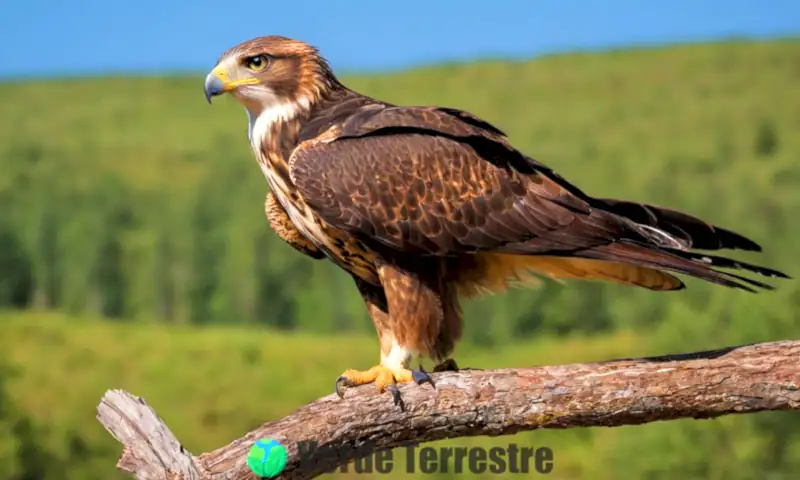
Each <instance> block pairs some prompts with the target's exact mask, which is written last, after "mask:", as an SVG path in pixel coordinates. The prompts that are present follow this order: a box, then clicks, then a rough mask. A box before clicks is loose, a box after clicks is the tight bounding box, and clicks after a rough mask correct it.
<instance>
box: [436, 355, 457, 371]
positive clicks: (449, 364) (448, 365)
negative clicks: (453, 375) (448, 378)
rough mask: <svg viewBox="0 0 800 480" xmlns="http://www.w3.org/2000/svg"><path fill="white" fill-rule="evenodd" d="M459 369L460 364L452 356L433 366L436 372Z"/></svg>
mask: <svg viewBox="0 0 800 480" xmlns="http://www.w3.org/2000/svg"><path fill="white" fill-rule="evenodd" d="M458 370H459V368H458V365H457V364H456V361H455V360H453V359H452V358H448V359H447V360H445V361H443V362H442V363H440V364H438V365H436V366H435V367H433V371H434V372H457V371H458Z"/></svg>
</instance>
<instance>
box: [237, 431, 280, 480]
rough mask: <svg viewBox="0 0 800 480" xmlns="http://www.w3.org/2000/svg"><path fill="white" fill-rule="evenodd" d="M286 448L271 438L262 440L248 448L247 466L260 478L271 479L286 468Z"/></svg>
mask: <svg viewBox="0 0 800 480" xmlns="http://www.w3.org/2000/svg"><path fill="white" fill-rule="evenodd" d="M286 458H287V456H286V447H284V446H283V445H281V444H280V443H278V442H276V441H275V440H272V439H271V438H262V439H261V440H258V441H257V442H256V443H254V444H253V446H252V447H250V453H248V454H247V466H248V467H250V470H252V471H253V473H255V474H256V475H258V476H259V477H261V478H272V477H275V476H277V475H278V474H279V473H281V472H282V471H283V469H284V468H286Z"/></svg>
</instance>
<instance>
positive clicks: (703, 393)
mask: <svg viewBox="0 0 800 480" xmlns="http://www.w3.org/2000/svg"><path fill="white" fill-rule="evenodd" d="M434 380H435V382H436V390H434V389H432V388H431V386H430V385H423V386H416V385H404V386H401V387H400V392H401V394H402V396H403V399H404V403H405V411H401V410H400V409H399V408H397V407H395V406H394V405H393V404H392V402H391V398H390V396H389V395H388V394H386V395H378V394H376V392H375V390H374V388H372V387H371V386H365V387H359V388H351V389H349V390H348V391H347V394H346V395H345V398H344V399H343V400H342V399H339V398H338V397H336V396H335V395H328V396H326V397H323V398H321V399H319V400H317V401H315V402H313V403H310V404H308V405H306V406H304V407H301V408H300V409H298V410H296V411H295V412H294V413H292V414H290V415H289V416H287V417H285V418H283V419H280V420H276V421H273V422H269V423H266V424H264V425H262V426H261V427H259V428H257V429H255V430H253V431H252V432H250V433H248V434H246V435H245V436H243V437H242V438H239V439H237V440H234V441H233V442H231V443H230V444H228V445H226V446H224V447H222V448H219V449H217V450H214V451H212V452H208V453H204V454H202V455H199V456H192V455H191V454H190V453H189V452H187V451H186V450H185V449H184V448H183V447H182V446H181V445H180V443H179V442H178V441H177V440H176V439H175V436H174V435H173V434H172V432H170V430H169V428H167V426H166V425H165V424H164V423H163V422H162V421H161V419H160V418H158V416H157V415H156V413H155V412H154V411H153V410H152V409H151V408H150V407H149V406H148V405H147V404H146V403H145V402H144V400H142V399H140V398H137V397H135V396H133V395H131V394H129V393H127V392H124V391H120V390H110V391H108V392H107V393H106V394H105V396H104V397H103V400H102V402H101V403H100V405H99V406H98V414H97V416H98V419H99V420H100V422H101V423H102V424H103V426H104V427H105V428H106V429H107V430H108V431H109V432H111V434H112V435H114V437H116V438H117V440H119V441H120V442H122V444H123V445H124V451H123V454H122V458H121V459H120V461H119V463H118V464H117V467H118V468H120V469H121V470H123V471H125V472H128V473H131V474H133V475H134V476H135V478H137V479H140V480H160V479H170V480H177V479H185V480H188V479H203V480H206V479H226V480H234V479H253V478H256V477H255V475H253V474H252V473H251V472H250V470H249V469H248V467H247V465H246V462H245V459H246V457H247V453H248V451H249V449H250V446H251V445H252V444H253V443H254V442H255V441H256V440H258V439H259V438H272V439H275V440H277V441H278V442H280V443H281V444H283V445H284V446H285V447H286V448H287V450H288V456H289V459H288V463H287V465H286V469H285V470H284V472H283V473H282V474H281V476H280V477H279V478H302V479H308V478H313V477H316V476H317V475H320V474H321V473H323V472H324V471H330V470H332V469H333V468H335V467H337V466H339V465H341V464H344V463H346V462H348V461H349V460H351V459H352V458H353V456H354V450H358V449H359V448H360V447H362V446H369V448H370V449H374V451H378V450H384V449H389V448H394V447H398V446H401V445H405V444H408V443H411V442H413V443H424V442H429V441H433V440H440V439H445V438H455V437H463V436H473V435H488V436H498V435H508V434H513V433H516V432H520V431H523V430H533V429H536V428H570V427H590V426H618V425H633V424H641V423H647V422H654V421H658V420H668V419H675V418H712V417H717V416H720V415H727V414H734V413H752V412H758V411H764V410H794V411H796V410H800V341H781V342H772V343H761V344H754V345H747V346H741V347H732V348H726V349H722V350H714V351H707V352H699V353H694V354H684V355H674V356H664V357H652V358H642V359H625V360H615V361H610V362H602V363H587V364H573V365H562V366H551V367H536V368H522V369H505V370H466V371H464V370H462V371H460V372H447V373H439V374H434ZM303 441H316V442H317V443H318V445H319V447H320V448H319V449H318V450H316V451H315V452H314V454H313V457H312V458H308V455H306V456H305V457H303V458H304V460H303V461H301V455H300V454H299V448H298V443H299V442H303Z"/></svg>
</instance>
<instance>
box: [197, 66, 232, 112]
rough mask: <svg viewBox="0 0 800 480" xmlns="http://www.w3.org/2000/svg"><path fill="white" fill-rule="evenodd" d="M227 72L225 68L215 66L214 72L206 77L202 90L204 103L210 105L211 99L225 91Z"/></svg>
mask: <svg viewBox="0 0 800 480" xmlns="http://www.w3.org/2000/svg"><path fill="white" fill-rule="evenodd" d="M227 78H228V72H227V71H226V69H225V67H223V66H221V65H217V66H216V67H214V70H211V72H210V73H209V74H208V75H207V76H206V81H205V83H204V84H203V88H204V90H205V92H206V101H207V102H208V103H211V97H216V96H217V95H222V94H223V93H225V92H226V91H228V90H226V86H227V81H226V80H227Z"/></svg>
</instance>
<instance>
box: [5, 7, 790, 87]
mask: <svg viewBox="0 0 800 480" xmlns="http://www.w3.org/2000/svg"><path fill="white" fill-rule="evenodd" d="M2 3H3V6H0V17H2V19H3V22H2V25H3V28H2V29H0V77H4V78H13V77H27V76H37V77H41V76H62V75H69V76H84V75H99V74H105V73H117V74H128V73H137V74H138V73H145V74H147V73H164V72H197V73H200V72H204V71H206V70H207V69H209V68H210V67H211V66H213V65H212V64H213V62H214V60H215V59H216V58H217V56H218V55H219V54H220V53H221V52H222V51H223V50H225V49H227V48H228V47H231V46H233V45H234V44H236V43H239V42H240V41H243V40H246V39H248V38H251V37H255V36H260V35H268V34H281V35H286V36H289V37H293V38H298V39H301V40H304V41H306V42H309V43H312V44H314V45H316V46H318V47H319V48H320V50H321V51H322V53H323V54H324V55H325V56H326V57H327V58H328V59H329V60H330V61H331V63H332V64H333V67H334V68H335V69H336V70H337V71H339V72H343V71H344V72H359V71H380V70H394V69H402V68H406V67H409V66H414V65H420V64H430V63H434V62H436V61H442V60H449V61H463V60H469V59H473V58H476V57H514V58H520V57H532V56H536V55H541V54H546V53H553V52H563V51H571V50H585V49H605V48H611V47H619V46H626V45H647V44H664V43H672V42H687V41H705V40H715V39H723V38H729V37H745V38H767V37H788V36H795V37H797V36H800V0H772V1H769V0H764V1H744V0H672V1H663V0H659V1H657V0H549V1H541V0H529V1H523V0H482V1H470V0H460V1H459V0H392V1H379V0H372V1H362V0H349V1H346V0H345V1H339V0H306V1H303V0H294V1H291V0H215V1H210V0H160V1H154V0H138V1H136V0H134V1H125V0H103V1H100V0H74V1H69V0H22V1H11V0H7V1H5V2H2Z"/></svg>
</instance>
